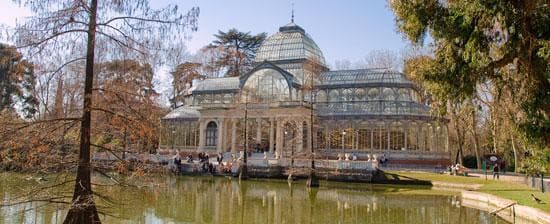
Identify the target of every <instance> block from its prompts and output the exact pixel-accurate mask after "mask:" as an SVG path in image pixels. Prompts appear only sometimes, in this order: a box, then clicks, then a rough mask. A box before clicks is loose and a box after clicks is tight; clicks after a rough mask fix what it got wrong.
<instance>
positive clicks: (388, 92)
mask: <svg viewBox="0 0 550 224" xmlns="http://www.w3.org/2000/svg"><path fill="white" fill-rule="evenodd" d="M382 94H383V95H384V97H383V99H384V100H394V99H395V94H394V92H393V90H392V89H391V88H384V90H383V91H382Z"/></svg>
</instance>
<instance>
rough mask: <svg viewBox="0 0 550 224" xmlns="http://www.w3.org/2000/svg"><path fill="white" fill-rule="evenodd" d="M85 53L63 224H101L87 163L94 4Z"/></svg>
mask: <svg viewBox="0 0 550 224" xmlns="http://www.w3.org/2000/svg"><path fill="white" fill-rule="evenodd" d="M89 15H90V22H89V24H88V46H87V49H86V79H85V81H84V104H83V110H82V112H83V114H82V121H81V127H80V152H79V154H78V167H77V171H76V182H75V188H74V194H73V199H72V204H71V207H70V209H69V212H68V213H67V217H66V218H65V221H64V222H63V223H65V224H69V223H70V224H72V223H75V224H76V223H84V224H86V223H89V224H97V223H101V221H100V220H99V215H98V213H97V208H96V206H95V203H94V199H93V192H92V184H91V163H90V129H91V117H92V114H91V110H92V87H93V80H94V50H95V34H96V18H97V0H92V1H91V6H90V14H89Z"/></svg>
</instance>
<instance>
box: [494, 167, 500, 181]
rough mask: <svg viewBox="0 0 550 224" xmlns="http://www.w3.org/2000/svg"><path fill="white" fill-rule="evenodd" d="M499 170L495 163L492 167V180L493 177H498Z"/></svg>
mask: <svg viewBox="0 0 550 224" xmlns="http://www.w3.org/2000/svg"><path fill="white" fill-rule="evenodd" d="M499 171H500V168H499V167H498V164H495V166H494V167H493V180H494V179H495V177H496V178H497V180H498V179H499Z"/></svg>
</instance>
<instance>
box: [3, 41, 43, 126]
mask: <svg viewBox="0 0 550 224" xmlns="http://www.w3.org/2000/svg"><path fill="white" fill-rule="evenodd" d="M34 84H35V74H34V70H33V65H32V63H31V62H29V61H27V60H26V59H23V55H21V53H19V52H18V51H17V49H16V48H15V47H13V46H8V45H6V44H2V43H0V93H2V95H1V97H0V111H2V110H7V109H15V104H16V101H14V100H17V101H18V102H20V104H21V111H22V112H23V113H24V114H25V116H26V117H32V116H33V115H34V114H35V113H36V110H37V107H38V105H37V104H38V102H37V99H36V98H35V97H34V95H33V91H34Z"/></svg>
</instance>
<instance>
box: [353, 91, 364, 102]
mask: <svg viewBox="0 0 550 224" xmlns="http://www.w3.org/2000/svg"><path fill="white" fill-rule="evenodd" d="M355 100H365V90H364V89H357V90H355Z"/></svg>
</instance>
